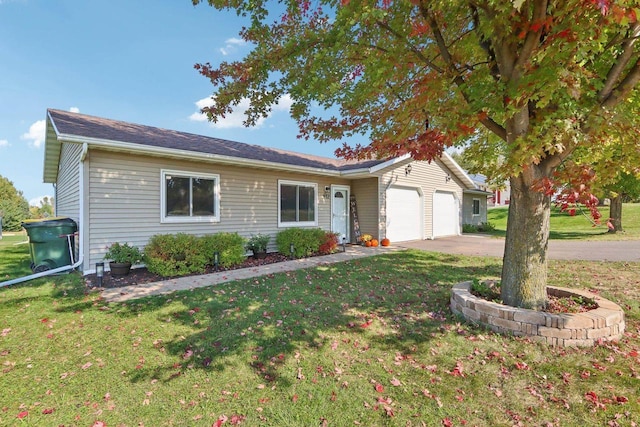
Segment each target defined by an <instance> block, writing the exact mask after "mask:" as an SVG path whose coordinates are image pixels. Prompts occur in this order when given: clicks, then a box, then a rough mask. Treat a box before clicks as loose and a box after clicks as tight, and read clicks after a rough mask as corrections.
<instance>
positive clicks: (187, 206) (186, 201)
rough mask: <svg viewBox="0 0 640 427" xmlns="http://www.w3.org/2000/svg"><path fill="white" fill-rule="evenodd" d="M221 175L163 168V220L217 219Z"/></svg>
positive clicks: (191, 220) (218, 217) (218, 216)
mask: <svg viewBox="0 0 640 427" xmlns="http://www.w3.org/2000/svg"><path fill="white" fill-rule="evenodd" d="M219 188H220V176H219V175H213V174H193V173H189V172H181V171H168V170H165V171H162V221H163V222H193V221H219V220H220V214H219Z"/></svg>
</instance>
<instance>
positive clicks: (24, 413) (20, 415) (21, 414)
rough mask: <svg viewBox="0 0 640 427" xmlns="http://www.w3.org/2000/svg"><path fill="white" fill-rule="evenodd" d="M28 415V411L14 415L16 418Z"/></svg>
mask: <svg viewBox="0 0 640 427" xmlns="http://www.w3.org/2000/svg"><path fill="white" fill-rule="evenodd" d="M28 415H29V411H22V412H20V413H19V414H18V415H17V416H16V418H19V419H22V418H25V417H26V416H28Z"/></svg>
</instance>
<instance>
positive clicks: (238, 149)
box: [45, 109, 385, 172]
mask: <svg viewBox="0 0 640 427" xmlns="http://www.w3.org/2000/svg"><path fill="white" fill-rule="evenodd" d="M47 112H48V117H49V119H50V121H51V123H52V124H53V127H54V129H55V134H56V138H57V139H62V140H68V141H71V140H78V141H79V140H83V139H85V140H91V141H100V142H102V144H101V145H103V146H107V145H108V143H109V142H111V143H114V145H115V143H126V144H137V145H140V148H143V147H154V148H158V149H163V150H167V151H168V152H169V151H171V150H179V151H182V152H184V151H190V152H194V153H199V154H207V155H211V156H213V157H215V156H224V157H232V158H238V159H242V160H256V161H264V162H269V163H276V164H282V165H291V166H299V167H309V168H320V169H326V170H333V171H336V172H340V171H349V170H354V169H365V168H370V167H372V166H376V165H378V164H381V163H384V162H385V160H367V161H346V160H340V159H336V158H328V157H320V156H313V155H308V154H302V153H296V152H292V151H286V150H280V149H276V148H269V147H264V146H260V145H253V144H246V143H242V142H236V141H229V140H225V139H220V138H213V137H208V136H202V135H195V134H192V133H187V132H178V131H175V130H168V129H162V128H157V127H153V126H145V125H139V124H134V123H127V122H122V121H118V120H111V119H104V118H101V117H95V116H89V115H86V114H79V113H72V112H68V111H61V110H53V109H49V110H48V111H47ZM133 147H135V145H133ZM45 168H46V164H45Z"/></svg>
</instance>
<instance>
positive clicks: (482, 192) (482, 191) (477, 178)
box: [462, 174, 492, 225]
mask: <svg viewBox="0 0 640 427" xmlns="http://www.w3.org/2000/svg"><path fill="white" fill-rule="evenodd" d="M468 176H469V178H471V181H472V182H473V184H474V186H475V189H474V190H465V192H464V196H463V218H462V223H463V224H471V225H480V224H484V223H486V222H487V206H488V201H489V199H490V198H491V196H492V193H491V190H489V187H488V186H487V183H486V177H485V176H484V175H482V174H468Z"/></svg>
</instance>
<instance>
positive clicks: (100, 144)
mask: <svg viewBox="0 0 640 427" xmlns="http://www.w3.org/2000/svg"><path fill="white" fill-rule="evenodd" d="M58 141H60V142H69V143H76V144H88V145H90V146H91V147H97V148H103V149H105V150H109V151H128V152H136V153H144V154H150V155H161V156H167V155H170V156H174V157H177V158H182V159H186V160H201V161H209V162H217V163H223V164H230V165H237V164H239V163H240V164H242V165H246V166H253V167H258V168H267V169H286V170H288V171H297V172H313V173H315V174H317V175H326V176H340V175H341V173H340V171H338V170H331V169H324V168H313V167H308V166H296V165H288V164H285V163H276V162H269V161H266V160H253V159H245V158H241V157H231V156H222V155H219V154H206V153H198V152H195V151H189V150H176V149H167V148H161V147H152V146H141V145H140V144H132V143H128V142H121V141H113V140H108V139H100V138H90V137H80V136H75V135H67V134H59V135H58Z"/></svg>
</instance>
